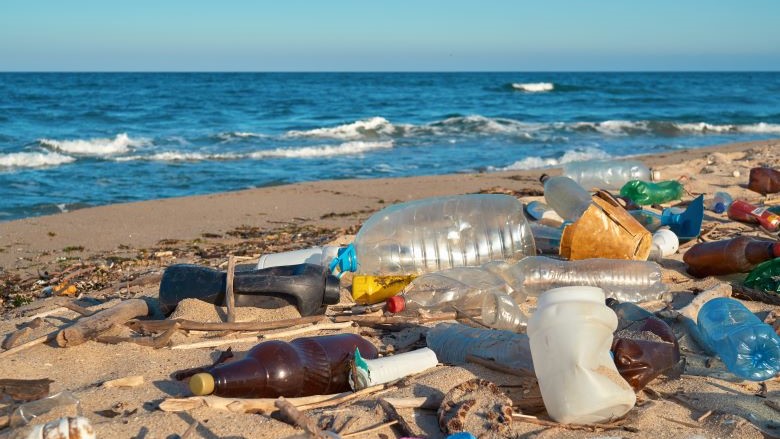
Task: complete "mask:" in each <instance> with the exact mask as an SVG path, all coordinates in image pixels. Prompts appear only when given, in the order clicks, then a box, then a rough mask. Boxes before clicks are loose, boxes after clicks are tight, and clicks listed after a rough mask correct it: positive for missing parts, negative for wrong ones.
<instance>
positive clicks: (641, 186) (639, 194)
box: [620, 180, 684, 206]
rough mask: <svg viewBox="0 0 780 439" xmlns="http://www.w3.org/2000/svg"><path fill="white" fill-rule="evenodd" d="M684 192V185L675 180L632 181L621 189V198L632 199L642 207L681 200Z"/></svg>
mask: <svg viewBox="0 0 780 439" xmlns="http://www.w3.org/2000/svg"><path fill="white" fill-rule="evenodd" d="M683 192H684V190H683V186H682V184H680V182H679V181H675V180H669V181H661V182H658V183H650V182H647V181H641V180H631V181H629V182H628V183H626V184H625V185H623V187H622V188H621V189H620V195H621V196H623V197H625V198H628V199H630V200H631V201H633V202H634V203H636V204H639V205H640V206H648V205H651V204H661V203H666V202H668V201H673V200H679V199H680V198H682V196H683Z"/></svg>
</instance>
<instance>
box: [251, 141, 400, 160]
mask: <svg viewBox="0 0 780 439" xmlns="http://www.w3.org/2000/svg"><path fill="white" fill-rule="evenodd" d="M392 147H393V142H392V141H390V140H388V141H381V142H363V141H354V142H345V143H342V144H340V145H321V146H305V147H301V148H276V149H271V150H268V151H256V152H253V153H251V154H249V158H253V159H263V158H312V157H329V156H337V155H356V154H362V153H364V152H368V151H372V150H375V149H389V148H392Z"/></svg>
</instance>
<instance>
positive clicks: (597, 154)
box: [489, 147, 610, 171]
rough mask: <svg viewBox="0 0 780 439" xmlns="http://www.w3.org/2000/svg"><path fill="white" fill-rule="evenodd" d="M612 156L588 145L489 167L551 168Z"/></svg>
mask: <svg viewBox="0 0 780 439" xmlns="http://www.w3.org/2000/svg"><path fill="white" fill-rule="evenodd" d="M608 158H610V155H609V154H607V153H606V152H605V151H603V150H601V149H598V148H593V147H587V148H582V149H574V150H570V151H566V152H565V153H564V154H563V155H562V156H561V157H559V158H555V157H536V156H532V157H526V158H524V159H522V160H518V161H516V162H514V163H512V164H511V165H509V166H506V167H504V168H489V169H490V170H493V171H520V170H525V169H538V168H549V167H553V166H560V165H562V164H564V163H569V162H579V161H583V160H596V159H598V160H603V159H608Z"/></svg>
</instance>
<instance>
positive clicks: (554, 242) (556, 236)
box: [531, 223, 563, 255]
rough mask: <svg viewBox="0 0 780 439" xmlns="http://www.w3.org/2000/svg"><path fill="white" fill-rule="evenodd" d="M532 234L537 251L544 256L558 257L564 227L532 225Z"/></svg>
mask: <svg viewBox="0 0 780 439" xmlns="http://www.w3.org/2000/svg"><path fill="white" fill-rule="evenodd" d="M531 233H532V234H533V235H534V242H535V243H536V250H537V251H538V252H539V253H541V254H543V255H557V254H559V253H560V251H561V237H562V236H563V227H550V226H546V225H544V224H539V223H531Z"/></svg>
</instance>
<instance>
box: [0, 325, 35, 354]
mask: <svg viewBox="0 0 780 439" xmlns="http://www.w3.org/2000/svg"><path fill="white" fill-rule="evenodd" d="M31 332H32V329H31V328H30V327H29V326H25V327H24V328H22V329H19V330H18V331H14V332H12V333H11V335H9V336H8V337H7V338H6V339H5V340H3V349H11V348H14V347H16V346H19V345H20V344H21V343H22V340H24V339H25V338H26V337H27V336H28V335H30V333H31Z"/></svg>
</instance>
